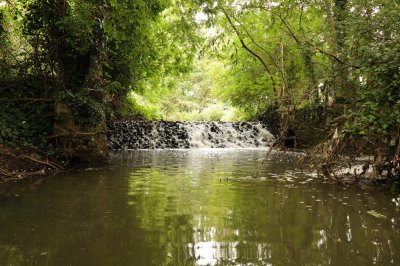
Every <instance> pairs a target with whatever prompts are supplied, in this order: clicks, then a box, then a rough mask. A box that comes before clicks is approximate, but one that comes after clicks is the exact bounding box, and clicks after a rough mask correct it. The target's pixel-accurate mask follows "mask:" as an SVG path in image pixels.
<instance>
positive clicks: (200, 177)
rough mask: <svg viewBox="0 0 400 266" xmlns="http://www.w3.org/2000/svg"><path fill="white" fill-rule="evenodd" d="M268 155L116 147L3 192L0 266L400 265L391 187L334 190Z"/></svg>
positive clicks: (397, 202) (395, 195)
mask: <svg viewBox="0 0 400 266" xmlns="http://www.w3.org/2000/svg"><path fill="white" fill-rule="evenodd" d="M266 155H267V152H266V150H264V149H186V150H136V151H120V152H114V153H113V155H112V160H111V163H110V165H108V166H103V167H99V168H88V169H81V170H74V171H70V172H66V173H62V174H59V175H57V176H52V177H49V178H45V179H43V180H42V182H40V183H39V182H37V183H34V184H25V185H21V184H19V185H15V186H13V185H8V186H10V187H9V188H8V191H12V193H14V194H15V196H14V197H11V198H8V199H6V200H3V201H1V202H0V233H1V234H0V265H12V266H17V265H60V266H61V265H96V266H98V265H138V266H144V265H352V266H355V265H363V266H364V265H400V192H399V189H398V188H396V186H383V187H373V186H365V187H359V186H358V187H356V186H354V187H347V186H341V185H335V184H330V183H329V182H328V181H327V180H323V179H321V178H316V177H315V176H313V175H311V174H307V173H306V172H303V171H302V169H301V167H300V166H301V165H298V164H296V163H294V162H293V161H290V160H286V159H283V158H286V157H280V156H278V155H276V154H275V155H274V156H272V159H271V158H270V159H266Z"/></svg>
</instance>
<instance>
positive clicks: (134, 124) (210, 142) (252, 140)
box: [108, 121, 274, 149]
mask: <svg viewBox="0 0 400 266" xmlns="http://www.w3.org/2000/svg"><path fill="white" fill-rule="evenodd" d="M273 140H274V137H273V136H272V134H271V133H270V132H269V131H268V130H267V129H266V127H265V126H264V125H263V124H261V123H258V122H165V121H159V122H147V121H117V122H113V123H110V124H109V125H108V141H109V148H110V149H189V148H265V147H268V145H269V143H270V142H271V141H273Z"/></svg>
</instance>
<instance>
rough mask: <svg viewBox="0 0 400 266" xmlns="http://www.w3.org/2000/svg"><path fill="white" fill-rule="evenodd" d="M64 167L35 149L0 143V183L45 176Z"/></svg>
mask: <svg viewBox="0 0 400 266" xmlns="http://www.w3.org/2000/svg"><path fill="white" fill-rule="evenodd" d="M64 168H65V167H64V166H63V165H62V164H61V163H59V162H55V161H54V160H51V159H50V158H49V157H48V156H47V155H45V154H44V153H43V152H40V151H38V150H36V149H33V148H28V147H25V148H20V147H19V148H15V147H10V146H5V145H0V183H1V182H3V183H4V182H16V181H21V180H26V179H30V178H34V177H38V176H47V175H51V174H55V173H58V172H60V171H62V170H63V169H64Z"/></svg>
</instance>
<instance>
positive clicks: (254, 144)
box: [181, 123, 274, 148]
mask: <svg viewBox="0 0 400 266" xmlns="http://www.w3.org/2000/svg"><path fill="white" fill-rule="evenodd" d="M181 126H182V127H183V128H184V129H185V130H186V132H187V133H188V135H189V138H188V141H189V145H190V148H258V147H268V145H269V144H270V143H271V142H272V141H273V140H274V136H273V135H272V134H271V133H270V132H269V131H268V130H267V129H265V128H264V127H263V126H262V125H261V124H260V123H241V124H240V125H239V124H233V123H185V124H182V125H181Z"/></svg>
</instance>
